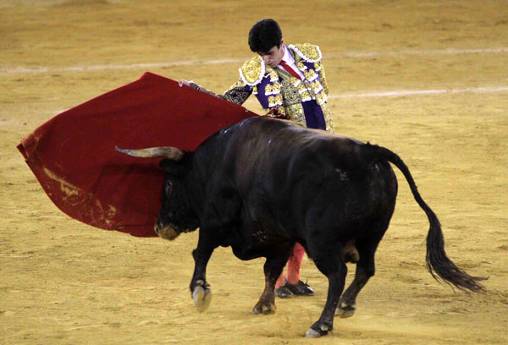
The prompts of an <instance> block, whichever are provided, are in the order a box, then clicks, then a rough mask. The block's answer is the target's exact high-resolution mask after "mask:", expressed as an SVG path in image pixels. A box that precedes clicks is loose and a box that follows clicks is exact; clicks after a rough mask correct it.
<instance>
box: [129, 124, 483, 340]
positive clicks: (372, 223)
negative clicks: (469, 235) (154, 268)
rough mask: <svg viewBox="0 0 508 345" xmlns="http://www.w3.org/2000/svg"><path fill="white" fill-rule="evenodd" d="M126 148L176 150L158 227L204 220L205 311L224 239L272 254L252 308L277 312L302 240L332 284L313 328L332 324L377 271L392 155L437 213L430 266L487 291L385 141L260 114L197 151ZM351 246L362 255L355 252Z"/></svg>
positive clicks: (245, 256)
mask: <svg viewBox="0 0 508 345" xmlns="http://www.w3.org/2000/svg"><path fill="white" fill-rule="evenodd" d="M147 150H148V151H147ZM119 151H121V152H124V153H127V154H130V155H133V156H137V157H143V156H147V155H148V156H154V155H160V154H163V153H161V152H162V151H167V152H166V154H167V155H166V157H169V159H165V160H163V161H161V167H162V168H163V169H164V170H165V171H166V177H165V181H164V191H163V196H162V207H161V211H160V215H159V219H158V220H157V223H156V225H155V230H156V231H157V232H158V233H159V235H160V236H161V237H164V238H168V239H174V238H175V237H176V236H178V235H179V234H180V233H182V232H188V231H193V230H195V229H197V228H198V227H199V229H200V230H199V241H198V244H197V248H196V249H195V250H194V251H193V253H192V255H193V257H194V260H195V268H194V274H193V276H192V280H191V283H190V289H191V293H192V296H193V298H194V301H195V303H196V305H197V306H198V308H199V309H201V310H203V309H206V307H207V306H208V304H209V302H210V297H211V294H210V288H209V285H208V283H207V281H206V266H207V263H208V260H209V259H210V256H211V255H212V252H213V251H214V249H215V248H217V247H218V246H231V247H232V249H233V253H234V254H235V255H236V256H237V257H238V258H240V259H242V260H249V259H253V258H258V257H265V258H266V262H265V264H264V273H265V289H264V291H263V293H262V294H261V297H260V299H259V301H258V302H257V304H256V305H255V306H254V309H253V311H254V313H270V312H273V311H275V298H274V286H275V281H276V279H277V277H278V276H279V275H280V274H281V272H282V270H283V267H284V265H285V263H286V261H287V260H288V257H289V256H290V253H291V248H292V247H293V245H294V244H295V242H299V243H301V244H302V245H303V246H304V248H305V250H306V252H307V254H308V256H309V257H310V258H311V259H312V260H313V261H314V263H315V265H316V266H317V268H318V269H319V271H321V272H322V273H323V274H324V275H325V276H326V277H327V278H328V283H329V285H328V295H327V300H326V304H325V307H324V309H323V312H322V313H321V316H320V318H319V319H318V320H317V321H316V322H315V323H314V324H313V325H312V326H311V327H310V328H309V330H308V331H307V333H306V335H307V336H320V335H324V334H326V333H327V332H328V331H330V330H331V329H332V327H333V319H334V314H335V313H336V312H337V314H338V315H341V316H343V317H347V316H351V315H352V314H353V313H354V311H355V308H356V297H357V295H358V293H359V292H360V290H361V289H362V288H363V287H364V286H365V284H366V283H367V281H368V280H369V278H370V277H372V276H373V275H374V271H375V262H374V255H375V252H376V248H377V246H378V244H379V242H380V241H381V239H382V237H383V235H384V233H385V231H386V230H387V228H388V225H389V223H390V219H391V217H392V214H393V211H394V208H395V201H396V196H397V179H396V176H395V174H394V172H393V170H392V168H391V166H390V164H389V163H392V164H393V165H395V166H396V167H397V168H398V169H399V170H400V171H401V172H402V174H403V175H404V177H405V178H406V180H407V182H408V184H409V187H410V188H411V192H412V194H413V196H414V198H415V200H416V202H417V203H418V205H420V207H421V208H422V209H423V210H424V212H425V214H426V215H427V217H428V220H429V223H430V228H429V231H428V235H427V257H426V262H427V268H428V270H429V271H430V273H431V274H432V275H433V276H434V277H435V278H436V279H441V280H443V281H445V282H448V283H450V284H452V285H454V286H456V287H457V288H460V289H465V290H471V291H480V290H482V286H481V285H480V284H479V283H477V282H476V280H478V278H475V277H472V276H470V275H468V274H467V273H465V272H464V271H462V270H461V269H460V268H458V267H457V266H456V265H455V264H454V263H453V262H452V261H451V260H450V259H449V258H448V257H447V256H446V253H445V250H444V239H443V234H442V231H441V226H440V224H439V220H438V218H437V217H436V215H435V214H434V212H433V211H432V210H431V208H430V207H429V206H428V205H427V204H426V203H425V201H424V200H423V199H422V198H421V196H420V194H419V192H418V190H417V188H416V185H415V182H414V180H413V177H412V176H411V173H410V172H409V169H408V168H407V166H406V165H405V164H404V162H403V161H402V160H401V159H400V158H399V157H398V156H397V155H396V154H395V153H393V152H392V151H390V150H388V149H386V148H383V147H380V146H375V145H370V144H368V143H367V144H365V143H362V142H359V141H356V140H354V139H350V138H344V137H339V136H333V135H329V134H328V133H326V132H322V131H315V130H309V129H304V128H300V127H298V126H295V125H292V124H290V123H289V122H286V121H280V120H274V119H270V118H261V117H260V118H250V119H247V120H244V121H242V122H240V123H238V124H236V125H234V126H231V127H229V128H227V129H223V130H221V131H220V132H218V133H217V134H215V135H214V136H212V137H211V138H209V139H208V140H207V141H206V142H204V143H203V144H201V145H200V146H199V148H198V149H197V150H196V151H195V152H194V153H184V152H181V151H179V150H178V149H174V148H162V149H158V148H157V149H153V148H152V149H144V150H122V149H119ZM154 151H155V152H154ZM351 251H353V252H354V255H348V254H352V253H351ZM358 254H359V258H358ZM349 257H355V261H357V263H356V274H355V278H354V280H353V282H352V283H351V285H350V286H349V287H348V288H347V289H346V291H345V292H344V293H343V290H344V284H345V278H346V273H347V267H346V264H345V261H346V260H347V258H349Z"/></svg>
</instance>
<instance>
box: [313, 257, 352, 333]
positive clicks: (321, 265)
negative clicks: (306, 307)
mask: <svg viewBox="0 0 508 345" xmlns="http://www.w3.org/2000/svg"><path fill="white" fill-rule="evenodd" d="M324 249H329V250H324ZM338 249H342V248H319V249H318V250H315V251H313V252H314V253H317V255H312V253H311V255H312V258H313V260H314V263H315V264H316V266H317V268H318V269H319V270H320V271H321V273H323V274H324V275H326V277H327V278H328V296H327V298H326V304H325V307H324V309H323V312H322V313H321V316H320V318H319V320H317V321H316V322H314V324H313V325H312V326H311V327H310V328H309V329H308V330H307V332H306V333H305V336H306V337H311V338H315V337H320V336H323V335H326V334H328V332H329V331H331V330H332V329H333V318H334V314H335V310H336V308H337V305H338V303H339V298H340V295H341V294H342V291H343V290H344V283H345V280H346V274H347V266H346V264H345V263H344V261H343V260H342V256H341V252H340V251H338Z"/></svg>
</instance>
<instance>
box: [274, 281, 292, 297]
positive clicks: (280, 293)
mask: <svg viewBox="0 0 508 345" xmlns="http://www.w3.org/2000/svg"><path fill="white" fill-rule="evenodd" d="M275 296H277V297H279V298H288V297H291V296H293V293H292V292H291V290H289V288H288V283H286V284H284V285H282V286H281V287H280V288H276V289H275Z"/></svg>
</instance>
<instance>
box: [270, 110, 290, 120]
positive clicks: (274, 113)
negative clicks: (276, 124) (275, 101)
mask: <svg viewBox="0 0 508 345" xmlns="http://www.w3.org/2000/svg"><path fill="white" fill-rule="evenodd" d="M266 116H270V117H273V118H276V119H281V120H287V119H288V116H287V115H286V114H283V113H282V112H281V111H280V110H278V109H270V110H269V111H268V113H266Z"/></svg>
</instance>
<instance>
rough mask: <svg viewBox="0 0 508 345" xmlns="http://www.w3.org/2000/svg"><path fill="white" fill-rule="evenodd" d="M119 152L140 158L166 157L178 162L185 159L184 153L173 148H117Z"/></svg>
mask: <svg viewBox="0 0 508 345" xmlns="http://www.w3.org/2000/svg"><path fill="white" fill-rule="evenodd" d="M115 149H116V150H117V151H118V152H121V153H123V154H126V155H129V156H132V157H140V158H150V157H165V158H169V159H173V160H175V161H178V160H180V159H182V157H183V151H182V150H180V149H177V148H176V147H171V146H159V147H147V148H145V149H139V150H131V149H122V148H120V147H118V146H115Z"/></svg>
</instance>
